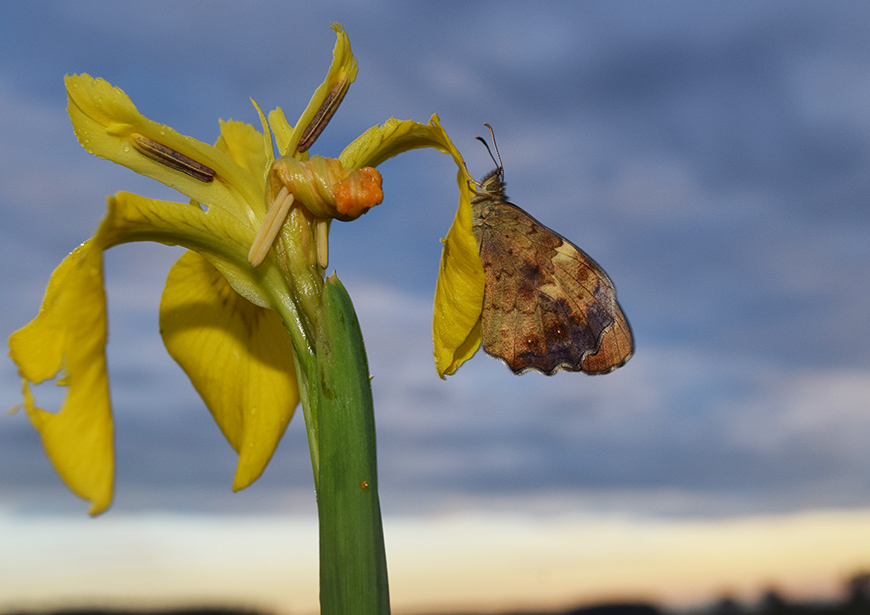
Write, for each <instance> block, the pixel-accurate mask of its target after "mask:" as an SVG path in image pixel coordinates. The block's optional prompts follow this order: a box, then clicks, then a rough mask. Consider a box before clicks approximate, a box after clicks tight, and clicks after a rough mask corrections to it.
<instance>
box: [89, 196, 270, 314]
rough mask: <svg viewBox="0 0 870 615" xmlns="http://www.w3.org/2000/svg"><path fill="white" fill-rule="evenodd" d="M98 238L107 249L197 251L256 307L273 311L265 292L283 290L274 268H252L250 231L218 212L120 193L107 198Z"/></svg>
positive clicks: (251, 232) (251, 238) (221, 211)
mask: <svg viewBox="0 0 870 615" xmlns="http://www.w3.org/2000/svg"><path fill="white" fill-rule="evenodd" d="M97 236H98V237H99V238H100V241H101V242H102V243H103V244H105V246H106V247H111V246H113V245H117V244H120V243H126V242H131V241H157V242H160V243H164V244H167V245H181V246H184V247H185V248H188V249H190V250H196V251H197V252H200V253H202V254H204V255H205V256H206V257H207V258H208V259H209V262H211V263H212V264H213V265H214V266H215V267H217V268H218V269H219V270H220V271H221V273H222V274H223V275H224V276H225V277H226V278H227V280H228V281H229V282H230V284H231V285H232V286H233V288H234V289H235V290H236V292H238V293H240V294H242V295H243V296H244V297H245V298H246V299H248V300H249V301H253V302H254V303H256V304H257V305H260V306H264V307H271V306H272V305H273V303H274V300H273V299H272V298H270V297H269V296H267V295H266V294H265V293H264V290H265V289H274V290H275V291H276V292H280V291H281V289H286V283H285V282H284V281H283V277H282V276H281V274H280V272H279V271H277V270H276V269H275V268H259V269H257V270H254V269H252V268H251V267H250V265H249V264H248V250H249V249H250V247H251V242H252V241H253V240H254V231H253V230H251V229H250V228H249V227H248V226H246V225H244V224H241V223H240V222H239V221H238V220H236V219H235V218H233V217H231V216H230V215H228V214H227V212H225V211H223V210H220V209H210V210H208V211H207V212H206V211H203V210H202V209H200V208H199V207H196V206H191V205H190V204H185V203H173V202H171V201H160V200H157V199H146V198H144V197H141V196H139V195H136V194H130V193H129V192H119V193H118V194H116V195H115V196H113V197H109V211H108V213H107V214H106V217H105V218H104V219H103V222H102V223H101V225H100V229H99V230H98V231H97Z"/></svg>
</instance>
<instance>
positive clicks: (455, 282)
mask: <svg viewBox="0 0 870 615" xmlns="http://www.w3.org/2000/svg"><path fill="white" fill-rule="evenodd" d="M457 181H458V183H459V195H460V196H459V209H458V210H457V211H456V217H455V218H454V220H453V224H452V225H451V226H450V230H449V231H448V233H447V237H446V238H445V239H444V248H443V250H442V252H441V267H440V269H439V272H438V282H437V283H436V285H435V305H434V316H433V319H432V339H433V341H434V343H435V368H436V369H437V370H438V375H439V376H441V377H442V378H443V377H444V375H445V374H447V375H449V374H452V373H453V372H455V371H456V369H457V368H458V367H459V366H460V365H462V364H463V363H464V362H465V361H467V360H468V359H470V358H471V356H472V355H473V354H474V353H475V352H476V351H477V349H478V347H479V346H480V315H481V312H482V310H483V287H484V283H485V278H484V273H483V265H482V264H481V261H480V254H479V252H478V249H477V241H476V240H475V238H474V231H473V230H472V226H471V194H472V192H471V189H470V188H469V185H468V181H467V179H466V176H465V170H464V168H463V169H461V170H460V172H459V176H458V179H457Z"/></svg>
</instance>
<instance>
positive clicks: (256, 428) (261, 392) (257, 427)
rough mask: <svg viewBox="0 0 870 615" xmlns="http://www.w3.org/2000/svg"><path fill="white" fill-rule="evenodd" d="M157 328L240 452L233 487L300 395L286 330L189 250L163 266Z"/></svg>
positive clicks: (250, 471) (262, 455)
mask: <svg viewBox="0 0 870 615" xmlns="http://www.w3.org/2000/svg"><path fill="white" fill-rule="evenodd" d="M160 332H161V334H162V335H163V341H164V342H165V344H166V348H167V350H168V351H169V354H170V355H172V358H174V359H175V360H176V361H177V362H178V364H179V365H180V366H181V367H182V368H183V369H184V371H185V372H186V373H187V375H188V376H189V377H190V380H191V382H192V383H193V386H194V387H195V388H196V390H197V391H198V392H199V394H200V396H202V398H203V400H204V401H205V403H206V406H208V409H209V411H210V412H211V413H212V416H213V417H214V419H215V421H216V422H217V424H218V425H219V426H220V428H221V431H222V432H223V433H224V436H226V438H227V440H229V442H230V444H231V445H232V447H233V448H234V449H235V450H236V451H237V452H238V453H239V465H238V468H237V470H236V477H235V480H234V483H233V489H234V490H238V489H242V488H244V487H247V486H248V485H249V484H250V483H252V482H253V481H254V480H256V479H257V478H258V477H259V476H260V474H261V473H262V471H263V469H264V468H265V467H266V464H267V463H268V462H269V459H271V457H272V453H273V452H274V451H275V447H276V446H277V445H278V441H279V440H280V439H281V436H282V435H283V434H284V430H285V429H286V427H287V423H288V422H289V421H290V418H291V417H292V416H293V411H294V410H295V408H296V405H297V404H298V403H299V390H298V388H297V381H296V371H295V367H294V362H293V345H292V343H291V341H290V335H289V333H287V330H286V329H285V328H284V326H283V324H282V323H281V319H280V318H279V317H278V314H277V313H276V312H273V311H271V310H266V309H263V308H260V307H258V306H256V305H254V304H252V303H250V302H249V301H247V300H245V299H244V298H242V297H240V296H239V295H238V294H237V293H236V292H235V291H234V290H233V289H232V288H230V286H229V284H227V282H226V280H225V279H224V278H223V276H221V274H220V273H219V272H218V271H217V270H216V269H215V268H214V267H212V266H211V265H210V264H209V263H208V262H207V261H206V260H205V259H203V258H202V257H201V256H199V255H198V254H196V253H194V252H187V253H185V254H184V255H183V256H182V257H181V258H180V259H179V260H178V262H176V263H175V265H174V266H173V267H172V270H171V271H170V272H169V277H168V279H167V281H166V288H165V290H164V291H163V299H162V301H161V304H160Z"/></svg>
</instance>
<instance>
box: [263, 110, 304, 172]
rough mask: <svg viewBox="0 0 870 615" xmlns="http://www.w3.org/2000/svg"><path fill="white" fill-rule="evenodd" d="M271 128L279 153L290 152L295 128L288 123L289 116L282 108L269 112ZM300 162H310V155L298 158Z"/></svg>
mask: <svg viewBox="0 0 870 615" xmlns="http://www.w3.org/2000/svg"><path fill="white" fill-rule="evenodd" d="M269 126H270V127H271V128H272V132H273V133H274V135H275V144H276V145H277V146H278V151H279V152H286V151H289V150H290V139H292V138H293V127H292V126H291V125H290V122H288V121H287V116H285V115H284V111H283V110H282V109H281V107H277V108H275V110H273V111H270V112H269ZM296 158H298V159H299V160H308V153H307V152H306V153H304V154H301V155H299V156H296Z"/></svg>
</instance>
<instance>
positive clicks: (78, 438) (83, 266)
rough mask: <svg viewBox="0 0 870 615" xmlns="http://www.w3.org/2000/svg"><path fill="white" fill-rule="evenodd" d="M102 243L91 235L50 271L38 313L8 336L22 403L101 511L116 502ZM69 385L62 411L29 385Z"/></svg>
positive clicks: (61, 466) (48, 447)
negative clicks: (46, 405) (44, 404)
mask: <svg viewBox="0 0 870 615" xmlns="http://www.w3.org/2000/svg"><path fill="white" fill-rule="evenodd" d="M106 339H107V323H106V296H105V292H104V290H103V260H102V246H100V245H98V244H96V242H95V241H94V240H91V241H89V242H87V243H85V244H82V245H81V246H80V247H79V248H78V249H76V250H75V251H74V252H72V253H71V254H70V255H69V256H67V257H66V258H65V259H64V260H63V262H61V264H60V265H59V266H58V268H57V269H56V270H55V271H54V273H53V274H52V276H51V280H50V281H49V283H48V288H47V290H46V293H45V298H44V299H43V302H42V307H41V308H40V310H39V314H38V315H37V316H36V318H34V319H33V320H32V321H31V322H30V323H29V324H28V325H27V326H25V327H24V328H22V329H20V330H19V331H16V332H15V333H13V334H12V336H11V337H10V338H9V349H10V353H9V354H10V356H11V357H12V360H13V361H15V363H16V364H17V365H18V371H19V373H20V375H21V377H22V378H23V380H24V400H25V401H24V408H25V410H26V411H27V415H28V416H29V417H30V420H31V421H32V422H33V425H34V427H36V429H37V431H38V432H39V435H40V436H41V437H42V442H43V445H44V446H45V451H46V453H47V455H48V458H49V459H50V460H51V463H52V464H53V465H54V467H55V469H56V470H57V473H58V474H59V475H60V476H61V478H62V479H63V481H64V482H65V483H66V484H67V486H68V487H69V488H70V490H71V491H72V492H73V493H75V494H76V495H78V496H79V497H81V498H84V499H85V500H88V501H90V503H91V508H90V513H91V514H92V515H97V514H99V513H101V512H103V511H104V510H106V508H108V507H109V505H110V504H111V502H112V489H113V483H114V465H115V462H114V429H113V424H112V413H111V405H110V399H109V383H108V377H107V374H106V357H105V345H106ZM52 378H57V384H58V385H61V386H65V387H68V389H67V393H66V397H65V399H64V402H63V405H62V406H61V409H60V411H59V412H58V413H57V414H53V413H51V412H47V411H45V410H43V409H41V408H38V407H37V406H36V403H35V400H34V399H33V395H32V391H31V385H33V384H39V383H40V382H44V381H46V380H49V379H52Z"/></svg>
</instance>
